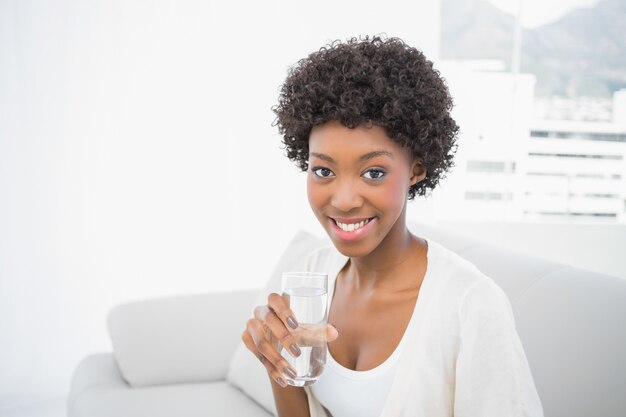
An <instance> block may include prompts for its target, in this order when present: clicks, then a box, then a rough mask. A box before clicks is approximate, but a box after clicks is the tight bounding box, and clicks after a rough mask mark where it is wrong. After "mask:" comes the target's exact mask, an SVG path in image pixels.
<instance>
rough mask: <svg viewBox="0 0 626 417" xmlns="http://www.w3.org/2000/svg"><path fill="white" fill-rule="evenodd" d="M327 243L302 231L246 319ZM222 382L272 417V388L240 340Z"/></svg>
mask: <svg viewBox="0 0 626 417" xmlns="http://www.w3.org/2000/svg"><path fill="white" fill-rule="evenodd" d="M327 244H328V240H326V239H320V238H317V237H315V236H313V235H311V234H309V233H306V232H300V233H298V234H297V235H296V236H295V237H294V238H293V240H292V241H291V243H290V244H289V245H288V247H287V250H286V251H285V252H284V253H283V255H282V256H281V258H280V261H279V262H278V265H277V266H276V268H275V269H274V272H273V273H272V276H271V277H270V279H269V281H268V283H267V285H266V287H265V289H264V290H263V291H261V293H260V294H259V295H258V297H257V299H256V300H255V302H254V303H253V304H250V306H249V309H248V316H249V317H252V313H253V310H254V307H255V306H257V305H262V304H267V295H268V294H269V293H270V292H277V293H279V292H280V285H281V276H282V273H283V272H285V271H298V270H302V267H303V265H304V261H305V257H306V255H307V254H308V253H309V252H311V251H313V250H315V249H316V248H319V247H322V246H325V245H327ZM243 327H245V321H243V322H242V329H241V331H243ZM226 379H227V381H228V382H230V383H231V384H232V385H234V386H236V387H238V388H239V389H241V390H242V391H243V392H245V393H246V394H247V395H248V396H250V397H251V398H252V399H254V401H256V402H257V403H259V404H260V405H261V406H263V408H265V409H266V410H268V411H269V412H271V413H272V414H274V415H276V406H275V404H274V395H273V394H272V386H271V384H270V381H269V376H268V375H267V371H266V370H265V367H264V366H263V364H261V362H259V360H258V359H257V358H256V357H255V356H254V355H253V354H252V353H251V352H250V351H249V350H248V349H247V348H246V347H245V345H244V344H243V342H241V341H240V342H239V346H238V347H237V349H236V351H235V354H234V355H233V358H232V360H231V362H230V366H229V369H228V374H227V376H226Z"/></svg>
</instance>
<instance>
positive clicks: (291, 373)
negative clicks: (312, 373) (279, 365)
mask: <svg viewBox="0 0 626 417" xmlns="http://www.w3.org/2000/svg"><path fill="white" fill-rule="evenodd" d="M283 372H284V373H285V374H286V375H287V376H288V377H289V378H291V379H296V378H297V376H298V375H296V373H295V372H294V371H293V370H292V369H291V368H289V367H287V366H285V369H283Z"/></svg>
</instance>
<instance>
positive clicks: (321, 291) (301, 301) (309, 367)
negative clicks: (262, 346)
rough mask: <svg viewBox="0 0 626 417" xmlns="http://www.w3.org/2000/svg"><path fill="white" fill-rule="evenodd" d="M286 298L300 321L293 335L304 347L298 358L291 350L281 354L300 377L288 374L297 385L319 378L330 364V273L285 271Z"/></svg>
mask: <svg viewBox="0 0 626 417" xmlns="http://www.w3.org/2000/svg"><path fill="white" fill-rule="evenodd" d="M282 292H283V298H284V299H285V301H286V302H287V304H288V305H289V308H291V310H292V311H293V313H294V315H295V316H296V320H297V321H298V328H297V329H296V330H292V329H291V328H289V330H290V331H291V334H292V335H293V336H294V338H295V339H296V343H297V344H298V346H299V347H300V350H301V352H302V353H301V355H300V356H298V357H297V358H294V357H293V356H291V355H290V354H289V352H287V351H283V349H280V350H281V355H282V356H283V357H284V358H285V359H286V360H287V362H289V364H290V365H291V366H292V367H293V368H294V369H295V370H296V374H297V377H296V378H289V377H286V379H287V383H288V384H289V385H293V386H296V387H303V386H305V385H311V384H313V383H315V381H317V379H318V378H319V376H320V375H321V374H322V371H323V370H324V365H326V323H327V319H328V316H327V311H326V306H327V304H328V275H327V274H322V273H317V272H285V273H283V276H282Z"/></svg>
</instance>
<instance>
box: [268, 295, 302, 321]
mask: <svg viewBox="0 0 626 417" xmlns="http://www.w3.org/2000/svg"><path fill="white" fill-rule="evenodd" d="M267 305H268V306H269V308H271V309H272V311H274V313H276V315H277V316H278V317H279V318H280V319H281V320H282V322H283V323H285V326H289V327H290V328H291V329H293V330H295V329H297V328H298V320H297V319H296V315H295V314H294V313H293V311H292V310H291V309H290V308H289V295H288V294H283V295H282V296H280V295H278V294H276V293H275V292H273V293H271V294H270V295H268V297H267Z"/></svg>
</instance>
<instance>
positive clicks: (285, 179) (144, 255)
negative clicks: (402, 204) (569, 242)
mask: <svg viewBox="0 0 626 417" xmlns="http://www.w3.org/2000/svg"><path fill="white" fill-rule="evenodd" d="M438 29H439V15H438V2H437V1H434V2H414V3H407V2H402V1H397V2H396V1H388V2H385V3H384V4H381V3H380V2H376V1H365V0H361V1H342V2H332V1H330V0H322V1H316V2H294V1H288V0H276V1H271V2H255V1H251V0H250V1H245V2H226V1H217V0H213V1H200V0H195V1H191V0H189V1H152V2H143V1H128V0H109V1H104V0H101V1H91V2H83V1H79V0H66V1H60V0H59V1H43V0H42V1H35V0H3V1H0V335H1V337H2V339H1V343H0V414H3V413H4V412H8V410H9V409H10V408H12V407H15V406H17V405H19V404H24V403H29V402H32V401H35V400H37V399H42V398H44V397H47V396H55V395H64V394H65V393H66V392H67V390H68V388H69V381H70V374H71V371H72V369H73V368H74V366H75V365H76V364H77V363H78V361H79V360H80V359H81V358H82V357H84V356H85V355H87V354H89V353H92V352H97V351H104V350H110V349H111V347H110V344H109V340H108V336H107V333H106V327H105V319H106V313H107V312H108V311H109V310H110V308H111V307H112V306H114V305H115V304H117V303H120V302H124V301H128V300H133V299H138V298H147V297H153V296H159V295H166V294H167V295H169V294H176V293H191V292H201V291H218V290H227V289H234V288H243V287H255V286H260V285H261V284H262V282H263V281H264V280H265V278H266V277H267V275H268V274H269V272H270V271H271V269H272V266H273V264H274V263H275V261H276V259H277V257H278V255H279V253H280V251H281V249H282V248H283V247H284V246H285V245H286V243H287V241H288V239H289V238H290V237H291V235H292V234H293V233H294V232H295V231H296V230H297V229H299V228H306V229H309V230H312V231H316V232H317V231H318V230H319V229H318V227H317V224H316V223H315V220H314V219H313V217H312V216H311V215H310V214H309V211H308V207H307V203H306V195H305V189H304V182H303V181H304V176H303V175H299V174H298V173H297V170H296V168H295V167H294V166H293V165H292V164H291V163H290V162H289V161H288V160H287V159H286V158H284V157H283V156H282V151H281V150H280V149H279V143H280V140H279V137H278V135H277V134H276V131H275V128H272V127H271V122H272V121H273V119H274V116H273V114H272V113H271V111H270V107H271V106H272V105H274V104H275V102H276V98H277V92H278V87H279V85H280V83H281V82H282V80H283V79H284V77H285V75H286V70H287V68H288V66H289V65H291V64H293V63H295V62H296V61H297V60H298V59H299V58H302V57H304V56H306V54H308V53H309V52H311V51H313V50H316V49H318V48H319V47H321V46H322V45H323V44H325V43H326V42H327V41H329V40H332V39H337V38H340V39H345V38H347V37H349V36H354V35H359V34H375V33H380V32H386V33H387V34H388V35H390V36H399V37H401V38H403V39H404V40H405V41H407V42H408V43H410V44H412V45H415V46H418V47H420V48H422V49H423V50H424V52H425V53H426V54H427V56H429V57H430V58H431V59H436V58H437V57H438V49H439V44H438V43H439V38H438ZM429 205H430V203H429V202H425V203H423V204H422V206H423V207H426V209H425V210H428V208H427V207H429ZM415 207H416V208H414V209H413V210H418V211H419V210H420V209H419V207H421V206H415ZM431 212H432V210H431ZM417 217H422V218H423V217H424V216H420V215H419V213H418V214H417ZM243 256H245V257H246V258H247V260H246V261H245V262H242V261H241V258H242V257H243ZM242 328H243V323H242Z"/></svg>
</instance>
